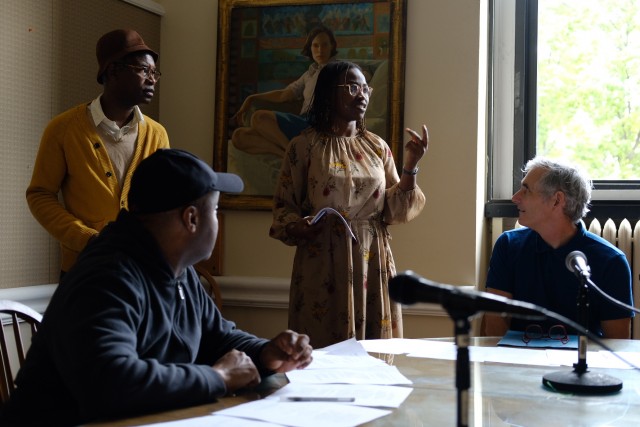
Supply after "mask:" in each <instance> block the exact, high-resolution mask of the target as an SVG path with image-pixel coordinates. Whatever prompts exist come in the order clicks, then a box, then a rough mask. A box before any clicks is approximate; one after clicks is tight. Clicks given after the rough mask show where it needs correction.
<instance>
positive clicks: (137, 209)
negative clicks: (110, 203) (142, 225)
mask: <svg viewBox="0 0 640 427" xmlns="http://www.w3.org/2000/svg"><path fill="white" fill-rule="evenodd" d="M243 188H244V184H243V182H242V179H241V178H240V177H239V176H238V175H235V174H232V173H223V172H215V171H214V170H213V169H212V168H211V166H209V165H208V164H206V163H205V162H203V161H202V160H200V159H199V158H198V157H196V156H194V155H193V154H191V153H189V152H188V151H184V150H178V149H174V148H167V149H160V150H157V151H156V152H154V153H153V154H151V155H150V156H149V157H147V158H146V159H144V160H143V161H142V162H140V165H138V167H137V168H136V170H135V171H134V172H133V177H132V178H131V188H130V189H129V196H128V197H129V211H130V212H132V213H157V212H164V211H169V210H171V209H175V208H178V207H181V206H186V205H187V204H189V203H190V202H193V201H195V200H197V199H199V198H200V197H202V196H204V195H205V194H207V193H209V192H211V191H221V192H225V193H240V192H241V191H242V190H243Z"/></svg>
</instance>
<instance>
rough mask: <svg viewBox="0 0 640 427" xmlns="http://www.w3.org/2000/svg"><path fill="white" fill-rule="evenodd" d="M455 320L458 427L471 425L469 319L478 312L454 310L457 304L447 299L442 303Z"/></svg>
mask: <svg viewBox="0 0 640 427" xmlns="http://www.w3.org/2000/svg"><path fill="white" fill-rule="evenodd" d="M441 304H442V307H444V309H445V310H447V313H449V316H450V317H451V319H452V320H453V324H454V332H455V344H456V348H457V352H456V390H457V399H456V401H457V420H458V422H457V427H467V426H468V425H469V388H470V387H471V372H470V361H469V341H470V338H469V330H470V329H471V323H470V322H469V319H470V317H471V316H473V315H474V314H475V313H476V312H477V311H476V310H465V309H460V308H457V309H456V308H454V307H452V306H453V305H456V304H455V302H453V303H450V302H449V301H448V300H447V298H446V297H445V298H443V299H442V301H441Z"/></svg>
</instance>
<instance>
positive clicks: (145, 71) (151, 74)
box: [121, 63, 162, 82]
mask: <svg viewBox="0 0 640 427" xmlns="http://www.w3.org/2000/svg"><path fill="white" fill-rule="evenodd" d="M121 65H123V66H125V67H129V68H131V69H132V70H135V71H136V74H138V75H139V76H140V77H144V78H145V79H153V80H155V81H156V82H157V81H158V80H160V77H161V76H162V73H161V72H160V70H156V69H155V68H151V67H150V66H148V65H133V64H125V63H121Z"/></svg>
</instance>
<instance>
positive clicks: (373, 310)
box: [269, 61, 429, 348]
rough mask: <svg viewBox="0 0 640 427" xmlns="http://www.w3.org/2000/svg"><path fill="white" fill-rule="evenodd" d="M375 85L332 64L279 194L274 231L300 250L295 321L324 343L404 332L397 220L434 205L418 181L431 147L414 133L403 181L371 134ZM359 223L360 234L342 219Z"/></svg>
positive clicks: (287, 162) (344, 65) (348, 67)
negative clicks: (368, 119)
mask: <svg viewBox="0 0 640 427" xmlns="http://www.w3.org/2000/svg"><path fill="white" fill-rule="evenodd" d="M372 90H373V89H372V88H371V87H369V86H368V85H367V82H366V80H365V77H364V75H363V73H362V70H361V69H360V67H358V66H357V65H356V64H353V63H350V62H344V61H338V62H331V63H328V64H327V65H325V67H324V68H323V69H322V71H321V72H320V74H319V76H318V81H317V83H316V87H315V91H314V96H313V101H312V104H311V107H310V110H309V113H308V120H309V123H310V128H308V129H307V130H305V131H303V133H302V134H301V135H300V136H298V137H296V138H294V139H293V140H292V141H291V143H290V145H289V147H288V149H287V152H286V155H285V157H284V161H283V164H282V169H281V171H280V177H279V181H278V185H277V188H276V191H275V195H274V208H273V224H272V226H271V229H270V231H269V234H270V236H271V237H273V238H276V239H279V240H281V241H282V242H284V243H285V244H287V245H291V246H296V247H297V250H296V254H295V259H294V263H293V273H292V277H291V290H290V298H289V327H290V328H292V329H294V330H298V331H299V332H301V333H305V334H308V335H309V336H310V337H311V343H312V344H313V346H314V347H315V348H320V347H324V346H327V345H330V344H333V343H336V342H340V341H343V340H346V339H349V338H354V337H355V338H356V339H374V338H396V337H402V312H401V308H400V305H399V304H397V303H395V302H393V301H391V300H390V298H389V292H388V284H389V279H390V278H391V277H393V276H394V275H395V274H396V269H395V264H394V261H393V256H392V254H391V247H390V235H389V232H388V230H387V226H388V225H390V224H400V223H405V222H408V221H410V220H412V219H413V218H415V217H416V216H417V215H418V214H419V213H420V212H421V211H422V209H423V207H424V205H425V196H424V193H423V192H422V190H421V189H420V188H419V187H418V186H417V183H416V174H417V172H418V161H419V160H420V159H421V158H422V156H423V155H424V154H425V153H426V151H427V148H428V142H429V137H428V132H427V127H426V126H424V125H423V126H422V135H420V134H418V133H417V132H415V131H413V130H411V129H407V132H408V133H409V135H410V136H411V140H410V141H409V142H407V143H406V144H405V147H404V156H403V162H404V164H403V168H402V170H403V172H402V175H401V176H400V177H398V173H397V172H396V165H395V163H394V160H393V155H392V152H391V150H390V148H389V146H388V145H387V143H386V142H385V141H384V140H383V139H382V138H380V137H379V136H377V135H375V134H373V133H371V132H369V131H367V129H366V127H365V120H364V116H365V112H366V110H367V105H368V103H369V97H370V95H371V92H372ZM325 207H331V208H333V209H335V210H336V211H338V212H339V213H340V214H341V215H342V216H343V217H344V218H345V219H346V221H347V223H348V224H349V225H350V227H351V229H352V230H353V233H354V234H355V237H356V239H357V241H356V240H354V239H353V238H352V237H351V236H350V234H349V232H348V230H347V229H346V228H345V227H344V225H343V223H342V221H341V220H340V218H339V217H338V216H336V215H330V214H329V215H325V216H324V217H323V218H322V219H321V220H320V221H318V222H316V223H315V224H312V223H311V220H312V218H313V216H314V215H315V214H316V213H317V212H318V211H319V210H321V209H322V208H325Z"/></svg>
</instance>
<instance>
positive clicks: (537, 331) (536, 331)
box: [522, 325, 569, 344]
mask: <svg viewBox="0 0 640 427" xmlns="http://www.w3.org/2000/svg"><path fill="white" fill-rule="evenodd" d="M545 338H548V339H552V340H557V341H560V342H561V343H562V344H566V343H568V342H569V336H568V335H567V330H566V329H565V327H564V326H563V325H553V326H551V327H550V328H549V330H548V331H547V332H544V330H543V329H542V326H540V325H528V326H527V327H526V329H525V330H524V334H523V335H522V341H524V342H525V343H526V344H528V343H529V342H530V341H532V340H540V339H545Z"/></svg>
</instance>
